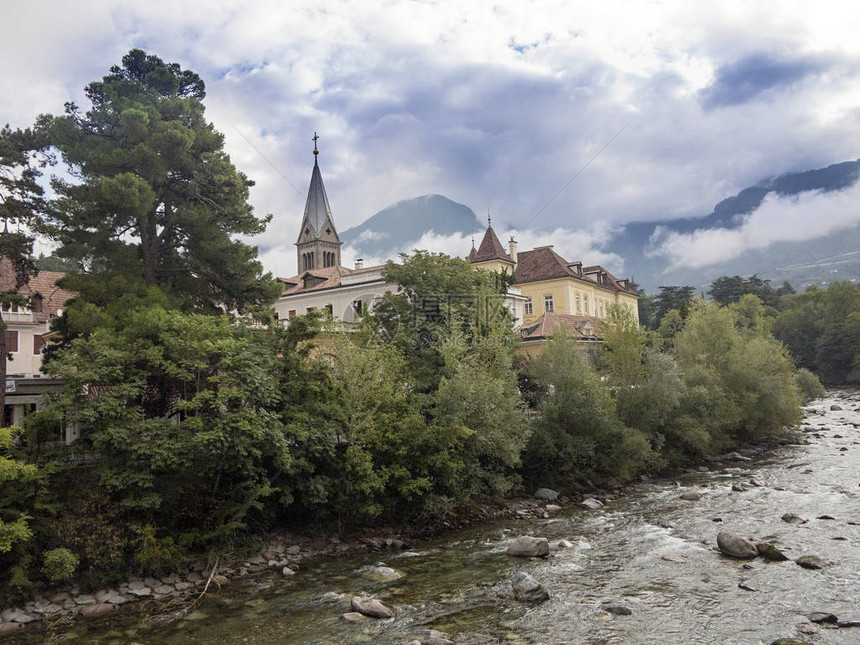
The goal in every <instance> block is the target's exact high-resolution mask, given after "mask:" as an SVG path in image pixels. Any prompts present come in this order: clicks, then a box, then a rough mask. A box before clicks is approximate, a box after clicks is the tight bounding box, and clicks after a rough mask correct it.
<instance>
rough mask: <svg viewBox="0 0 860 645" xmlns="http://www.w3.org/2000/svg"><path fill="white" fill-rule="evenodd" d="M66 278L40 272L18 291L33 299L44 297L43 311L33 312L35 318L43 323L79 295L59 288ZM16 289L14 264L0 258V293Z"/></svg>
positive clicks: (51, 272) (50, 272)
mask: <svg viewBox="0 0 860 645" xmlns="http://www.w3.org/2000/svg"><path fill="white" fill-rule="evenodd" d="M65 276H66V274H65V273H62V272H60V271H39V273H38V275H35V276H32V277H31V278H30V280H29V281H28V282H27V284H25V285H24V286H23V287H21V288H20V289H19V290H18V293H21V294H23V295H27V296H30V297H31V308H32V304H33V303H32V297H33V296H35V295H36V294H38V295H40V296H41V297H42V308H41V309H42V310H41V311H35V310H34V311H33V318H34V320H36V321H37V322H40V323H43V322H45V321H47V320H48V319H49V318H52V317H53V316H55V315H56V313H57V310H58V309H64V308H65V306H66V302H67V301H69V300H71V299H72V298H74V297H75V296H76V295H77V294H76V293H74V292H73V291H67V290H65V289H61V288H60V287H58V286H57V281H58V280H60V279H61V278H64V277H65ZM14 288H15V275H14V272H13V270H12V263H11V262H10V261H9V259H8V258H0V291H9V290H11V289H14Z"/></svg>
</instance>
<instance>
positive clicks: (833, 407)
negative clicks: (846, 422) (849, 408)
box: [830, 403, 842, 412]
mask: <svg viewBox="0 0 860 645" xmlns="http://www.w3.org/2000/svg"><path fill="white" fill-rule="evenodd" d="M830 409H831V410H832V411H833V412H842V406H841V405H836V404H835V403H834V404H833V405H831V406H830Z"/></svg>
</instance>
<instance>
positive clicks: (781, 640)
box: [770, 638, 813, 645]
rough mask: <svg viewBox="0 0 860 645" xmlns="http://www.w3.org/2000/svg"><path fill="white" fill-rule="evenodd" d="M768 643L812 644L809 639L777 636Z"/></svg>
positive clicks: (772, 644)
mask: <svg viewBox="0 0 860 645" xmlns="http://www.w3.org/2000/svg"><path fill="white" fill-rule="evenodd" d="M770 645H813V644H812V643H810V642H809V641H802V640H800V639H799V638H777V639H776V640H775V641H773V642H772V643H771V644H770Z"/></svg>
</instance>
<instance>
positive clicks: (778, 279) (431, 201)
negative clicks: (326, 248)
mask: <svg viewBox="0 0 860 645" xmlns="http://www.w3.org/2000/svg"><path fill="white" fill-rule="evenodd" d="M858 178H860V159H858V160H856V161H846V162H843V163H837V164H833V165H831V166H827V167H826V168H818V169H815V170H807V171H805V172H795V173H787V174H784V175H780V176H778V177H774V178H770V179H766V180H763V181H760V182H758V183H756V184H754V185H752V186H749V187H747V188H744V189H743V190H741V191H740V192H739V193H737V194H736V195H733V196H731V197H728V198H726V199H724V200H722V201H721V202H719V203H718V204H717V205H716V206H714V209H713V211H711V212H710V213H709V214H707V215H705V216H703V217H691V218H684V219H674V220H656V221H651V222H633V223H631V224H628V225H627V226H625V227H624V228H622V229H620V230H619V231H618V232H617V233H616V234H615V236H614V237H613V238H612V239H611V240H609V242H608V243H607V244H606V245H605V246H604V247H603V248H602V249H601V250H602V251H605V252H610V253H614V254H616V255H618V256H619V257H620V258H622V259H623V262H624V266H623V275H625V276H629V275H632V276H633V277H634V278H635V280H636V282H637V283H638V284H639V285H640V286H641V287H643V288H644V289H645V291H646V292H648V293H652V294H654V293H657V291H658V290H659V287H660V286H661V285H690V286H693V287H695V288H696V291H697V292H706V291H707V290H708V288H709V286H710V283H711V282H713V281H714V280H715V279H716V278H718V277H720V276H723V275H741V276H745V277H747V276H750V275H752V274H757V275H758V276H759V277H760V278H764V279H768V280H771V281H772V282H773V283H774V284H775V285H780V284H782V283H783V282H784V281H788V282H790V283H791V284H792V286H793V287H794V288H795V289H797V290H798V291H800V290H802V289H804V288H805V287H807V286H808V285H810V284H827V283H829V282H833V281H836V280H860V221H858V223H857V224H856V225H855V226H854V227H851V228H847V229H843V230H840V231H837V232H835V233H832V234H830V235H827V236H823V237H818V238H813V239H807V240H803V241H799V242H779V243H776V244H772V245H770V246H768V247H767V248H764V249H758V250H755V251H748V252H746V253H744V254H743V255H741V256H740V257H737V258H734V259H732V260H729V261H725V262H719V263H715V264H711V265H708V266H706V267H703V268H700V269H690V268H684V269H674V270H673V269H670V267H669V262H668V260H667V259H666V258H665V257H662V256H657V255H654V254H653V253H649V252H650V251H652V250H653V243H652V238H653V236H654V234H655V231H657V229H660V232H661V234H662V235H666V234H671V233H680V234H687V233H692V232H694V231H697V230H706V229H729V230H731V229H736V228H739V227H740V226H742V225H743V224H744V222H745V221H746V217H745V216H746V215H749V214H750V213H752V212H754V211H755V210H756V209H757V208H758V207H759V206H761V205H762V203H763V201H764V199H765V198H766V197H767V196H768V195H770V194H774V195H778V196H782V197H787V196H792V195H800V194H801V193H805V192H809V191H821V192H831V191H838V190H842V189H845V188H848V187H850V186H853V185H854V184H855V183H857V181H858ZM815 224H816V223H815V222H814V221H810V223H809V226H810V227H814V226H815ZM431 231H432V232H434V233H435V234H436V235H440V236H445V235H453V234H456V233H459V234H461V235H469V234H472V233H477V232H480V233H481V234H483V231H484V224H482V223H481V222H480V221H478V218H477V217H476V216H475V213H474V212H473V211H472V209H471V208H469V207H468V206H464V205H463V204H458V203H456V202H453V201H451V200H450V199H448V198H447V197H443V196H442V195H424V196H423V197H416V198H414V199H407V200H404V201H401V202H397V203H396V204H394V205H392V206H389V207H388V208H385V209H383V210H381V211H379V212H378V213H376V215H374V216H372V217H371V218H369V219H368V220H366V221H365V222H364V223H363V224H360V225H358V226H356V227H353V228H351V229H349V230H346V231H344V232H343V233H341V235H340V237H341V240H343V241H344V242H345V243H347V244H349V245H351V246H352V247H353V248H355V249H356V250H357V251H358V253H359V255H360V256H362V257H365V258H374V259H385V258H390V257H393V256H394V255H395V254H396V253H397V252H398V251H402V250H411V249H412V248H413V245H414V244H415V243H416V242H418V240H420V239H421V238H422V237H423V236H424V235H425V234H427V233H429V232H431ZM572 259H573V258H572ZM577 259H578V258H577Z"/></svg>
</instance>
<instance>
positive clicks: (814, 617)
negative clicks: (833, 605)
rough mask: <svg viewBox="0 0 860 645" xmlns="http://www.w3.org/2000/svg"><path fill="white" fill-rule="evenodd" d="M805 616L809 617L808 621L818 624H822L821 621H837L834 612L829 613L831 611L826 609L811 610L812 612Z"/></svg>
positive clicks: (834, 622)
mask: <svg viewBox="0 0 860 645" xmlns="http://www.w3.org/2000/svg"><path fill="white" fill-rule="evenodd" d="M807 618H808V619H809V622H811V623H818V624H822V623H831V624H836V623H837V622H838V621H839V619H838V618H836V616H835V615H834V614H831V613H829V612H826V611H816V612H813V613H811V614H809V615H807Z"/></svg>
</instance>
